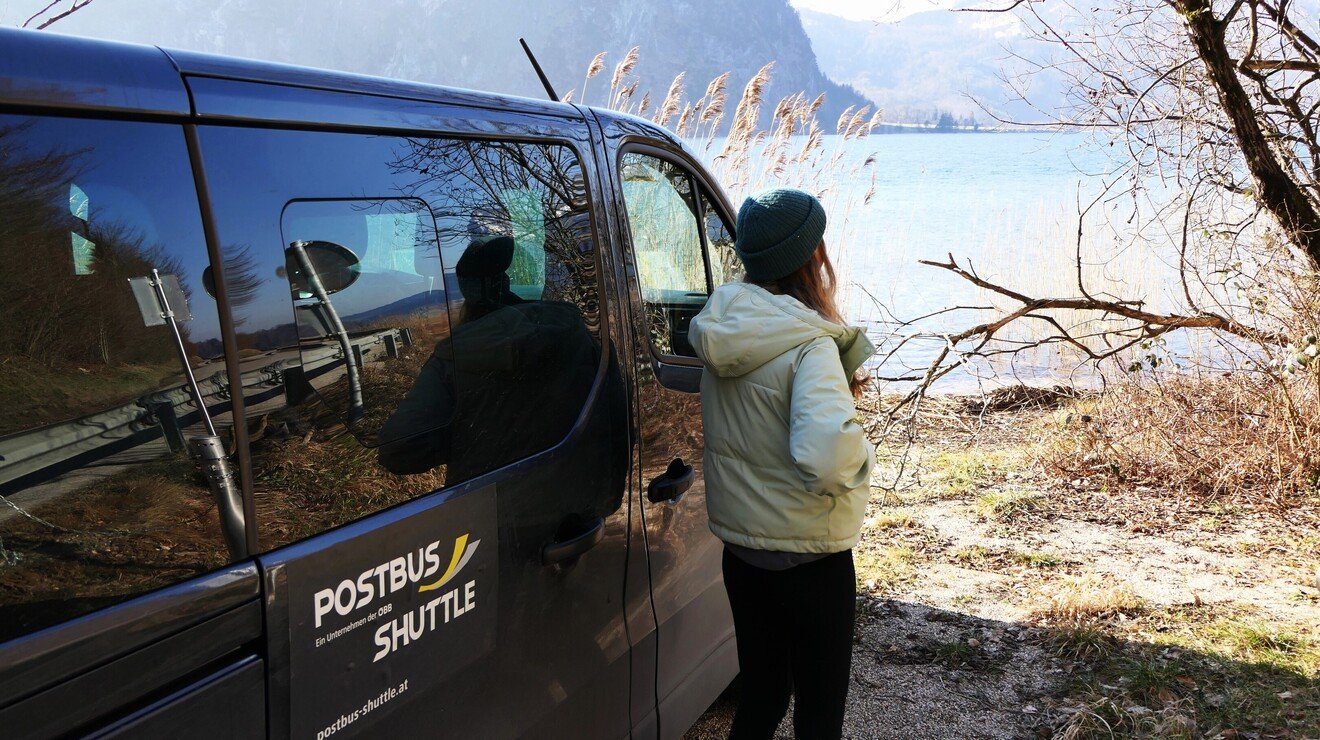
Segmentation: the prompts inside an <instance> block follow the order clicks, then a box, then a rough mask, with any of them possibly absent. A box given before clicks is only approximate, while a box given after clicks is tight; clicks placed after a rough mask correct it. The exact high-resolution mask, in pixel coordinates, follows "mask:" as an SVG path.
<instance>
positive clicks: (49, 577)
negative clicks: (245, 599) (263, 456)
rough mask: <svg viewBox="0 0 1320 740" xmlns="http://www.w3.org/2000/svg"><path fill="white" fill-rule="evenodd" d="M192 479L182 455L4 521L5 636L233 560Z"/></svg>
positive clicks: (204, 493)
mask: <svg viewBox="0 0 1320 740" xmlns="http://www.w3.org/2000/svg"><path fill="white" fill-rule="evenodd" d="M193 475H194V474H193V468H192V464H191V462H189V461H188V460H187V459H186V458H184V457H183V456H175V457H172V458H169V459H166V460H162V461H159V462H156V463H151V464H147V465H141V466H138V467H136V468H133V469H132V470H130V471H127V472H125V473H122V474H120V475H117V476H113V477H111V478H108V479H105V480H98V481H95V482H93V483H91V484H89V485H86V486H84V487H83V488H81V489H79V490H75V491H71V492H69V494H68V495H66V496H63V497H61V498H60V499H59V500H58V501H57V502H53V503H50V504H48V505H46V506H43V507H39V508H38V509H37V511H36V517H35V518H34V517H25V516H13V517H10V518H9V519H7V520H6V521H4V522H3V523H0V555H2V556H3V562H2V563H0V569H2V570H3V572H4V578H3V580H2V581H0V605H3V607H0V639H7V638H9V637H12V636H15V635H19V634H24V633H26V632H28V631H31V630H32V629H35V628H38V627H42V626H45V625H48V624H52V623H55V622H58V621H62V620H64V619H69V618H72V617H74V616H77V615H79V614H82V613H85V612H88V611H91V610H93V609H96V608H100V607H102V606H108V605H109V604H113V603H115V602H118V601H122V600H123V599H126V598H129V597H132V596H136V595H139V594H142V593H146V592H148V591H152V590H154V589H157V588H160V587H163V586H166V585H169V584H172V583H177V582H179V581H181V580H184V579H186V578H189V577H192V576H195V575H200V574H202V573H205V572H207V571H209V570H212V569H214V568H218V567H220V566H221V565H223V564H225V563H226V562H228V560H229V554H228V551H227V550H226V548H225V544H224V541H223V540H222V539H221V537H220V523H219V521H218V520H217V518H216V512H215V503H214V502H213V500H212V499H211V495H210V492H209V491H208V490H207V489H206V488H205V487H204V486H202V485H199V484H198V483H197V482H196V481H194V480H193Z"/></svg>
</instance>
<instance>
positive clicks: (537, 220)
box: [390, 138, 599, 332]
mask: <svg viewBox="0 0 1320 740" xmlns="http://www.w3.org/2000/svg"><path fill="white" fill-rule="evenodd" d="M390 168H391V171H392V172H394V173H395V174H398V175H404V176H406V177H408V180H407V181H406V184H405V185H403V186H402V187H401V191H402V192H403V194H404V195H407V196H417V197H422V198H424V199H426V200H427V202H428V203H430V205H431V208H432V211H433V212H434V213H435V216H436V220H437V222H438V225H439V228H440V240H441V242H442V243H451V244H452V243H459V244H464V245H465V244H466V243H467V242H468V240H470V239H472V238H474V237H477V236H484V235H501V236H509V237H512V238H513V239H514V242H515V243H516V244H517V247H518V248H517V251H516V252H515V254H514V260H513V264H512V265H511V266H510V268H509V277H510V281H511V282H512V283H513V285H514V286H525V287H535V288H538V289H539V288H543V292H542V293H541V294H540V295H539V296H535V297H539V298H541V299H542V300H559V301H566V302H570V303H574V304H576V305H577V306H578V308H579V309H580V310H581V311H582V314H583V317H584V319H585V320H586V321H587V324H588V326H589V327H590V328H591V329H592V331H593V332H595V331H596V326H597V323H598V320H599V301H598V297H597V295H596V271H595V258H594V251H595V247H594V244H593V242H592V231H591V221H590V215H589V212H588V199H587V191H586V182H585V180H584V177H583V173H582V168H581V163H580V162H579V161H578V158H577V155H576V154H575V153H574V152H573V151H572V150H571V149H569V148H568V147H566V146H562V145H559V144H536V143H519V142H487V141H470V140H453V139H420V138H414V139H406V140H405V142H404V146H403V147H402V148H401V149H400V150H399V151H398V152H397V156H396V158H395V159H394V160H393V161H392V162H390ZM449 267H451V268H452V265H449Z"/></svg>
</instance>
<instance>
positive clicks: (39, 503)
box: [0, 119, 228, 640]
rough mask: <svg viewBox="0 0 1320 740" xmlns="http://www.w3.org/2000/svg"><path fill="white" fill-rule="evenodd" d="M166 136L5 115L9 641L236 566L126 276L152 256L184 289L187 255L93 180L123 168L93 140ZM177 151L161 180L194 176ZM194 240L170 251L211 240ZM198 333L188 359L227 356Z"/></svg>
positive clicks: (150, 264)
mask: <svg viewBox="0 0 1320 740" xmlns="http://www.w3.org/2000/svg"><path fill="white" fill-rule="evenodd" d="M5 120H9V121H12V120H14V119H5ZM47 126H49V129H47V128H46V127H47ZM162 130H167V129H166V127H165V126H163V125H162V124H136V123H134V124H126V123H122V122H104V121H76V120H73V119H50V120H40V119H28V120H24V121H22V122H20V123H17V124H9V125H5V124H4V123H0V357H2V358H3V362H0V441H2V442H3V443H4V444H3V445H2V446H4V448H5V449H3V450H0V471H3V473H4V474H3V476H0V491H3V500H2V501H0V640H4V639H9V638H11V637H14V636H17V635H21V634H25V633H27V632H31V631H32V630H35V629H40V628H42V627H47V626H50V625H52V624H55V623H58V622H60V621H63V620H65V619H69V618H72V617H75V616H78V615H80V614H85V613H87V612H89V611H92V610H94V609H98V608H101V607H104V606H108V605H110V604H113V603H116V602H119V601H123V600H124V599H127V598H129V597H132V596H135V595H138V594H141V593H144V592H146V591H150V590H152V589H156V588H160V587H162V586H166V585H169V584H172V583H177V582H179V581H182V580H185V579H187V578H189V577H192V576H194V575H198V574H200V573H203V572H205V571H208V570H212V569H214V568H217V567H219V566H221V565H223V564H224V563H225V562H227V560H228V554H227V551H226V549H225V546H224V541H223V539H222V538H221V534H220V527H219V523H218V520H217V517H216V507H215V503H214V500H213V498H212V496H211V493H210V492H209V491H208V490H207V488H206V487H205V486H203V485H199V483H198V479H197V478H196V469H195V467H194V466H193V464H192V463H191V461H189V459H188V458H187V457H186V456H185V455H184V454H182V452H181V451H180V450H179V449H178V446H177V444H174V445H172V444H171V443H172V442H176V441H177V437H176V436H170V437H167V433H166V431H165V426H166V423H167V422H166V419H169V420H170V423H172V424H177V425H178V426H176V427H173V433H174V434H179V435H181V434H182V430H181V427H186V426H187V425H188V424H190V423H192V422H191V421H190V420H189V416H190V415H189V413H188V410H189V407H190V401H188V400H185V399H186V395H185V394H184V393H183V392H182V390H181V389H180V388H179V384H180V382H181V378H180V374H181V368H180V366H179V359H178V356H177V354H176V352H175V350H174V347H173V346H172V342H171V340H170V338H169V335H168V333H167V331H166V330H165V329H164V328H163V327H159V326H157V327H147V326H145V325H144V323H143V321H142V318H141V315H140V314H139V311H138V308H137V304H136V301H135V300H134V299H133V296H132V291H131V289H130V288H129V285H128V282H127V281H128V278H130V277H139V276H143V275H147V274H149V273H150V271H151V270H152V269H153V268H155V269H158V270H160V271H161V272H162V273H173V274H175V275H177V276H178V277H179V278H180V281H181V282H182V283H183V285H184V289H185V291H186V290H188V287H189V284H190V282H191V281H190V280H189V276H188V275H186V274H185V270H184V265H183V263H182V262H181V261H180V260H179V259H176V258H175V257H174V256H172V255H175V254H178V252H170V253H167V252H166V251H165V246H163V245H158V244H154V243H152V242H150V241H149V240H148V239H147V238H146V237H145V236H144V232H143V231H142V230H141V229H140V228H137V227H140V226H142V224H137V223H129V222H120V221H116V220H110V218H109V214H108V213H107V211H106V209H105V208H104V206H106V205H113V204H108V203H105V202H103V201H101V200H98V199H100V198H103V197H104V194H105V189H104V188H103V187H102V186H101V185H100V184H99V183H98V180H97V178H98V177H101V176H103V175H105V176H109V175H113V174H115V173H118V172H120V170H121V168H119V167H117V166H116V165H117V164H122V163H117V162H114V161H113V160H108V159H107V158H106V157H104V156H98V155H99V154H100V153H99V152H98V151H97V150H96V148H95V147H94V146H92V145H89V144H85V143H84V142H89V141H93V142H94V141H101V140H104V139H107V138H111V137H122V136H125V135H126V134H127V135H128V136H130V137H132V136H137V135H139V134H140V135H141V137H142V139H146V138H147V137H152V138H151V139H150V140H152V141H153V142H154V141H156V140H157V138H156V137H159V135H160V131H162ZM175 130H177V127H175ZM56 133H58V134H60V136H59V137H56V138H51V137H50V136H49V135H50V134H56ZM142 139H139V141H140V140H142ZM48 141H54V142H55V144H49V143H44V142H48ZM34 142H43V143H39V144H37V143H34ZM179 146H180V147H181V146H182V142H181V141H180V142H179ZM174 154H175V156H174V157H173V158H171V157H161V159H160V160H159V161H160V164H159V165H158V166H157V167H156V168H155V169H156V170H157V171H155V172H152V173H151V174H153V175H157V176H160V177H163V178H167V179H168V178H173V180H172V181H171V182H175V185H176V189H177V182H178V181H181V182H182V183H183V186H184V187H187V188H190V187H191V184H192V183H191V179H190V178H189V171H188V169H187V166H186V159H184V158H183V157H182V153H181V151H179V150H176V151H175V152H174ZM127 179H128V178H126V177H122V178H121V180H127ZM119 184H121V183H120V182H114V181H110V182H109V183H108V186H115V185H119ZM122 185H123V188H124V189H125V190H129V191H132V190H133V184H132V183H129V182H123V183H122ZM158 210H160V211H161V212H162V213H164V211H165V209H163V208H162V209H158ZM164 215H165V217H175V216H176V214H173V213H164ZM177 217H178V218H181V219H185V223H189V222H192V220H193V219H195V218H196V213H195V210H194V211H193V212H192V213H183V214H177ZM197 236H198V239H197V240H196V241H193V240H188V243H187V244H182V245H170V246H172V247H174V248H175V249H190V250H197V251H199V252H201V251H202V250H204V244H203V243H202V241H201V239H200V233H198V234H197ZM192 277H194V278H196V277H199V276H197V275H194V276H192ZM190 302H191V303H192V304H193V305H192V308H193V311H194V312H196V313H198V314H199V315H202V314H205V313H206V312H207V310H208V309H209V310H212V311H213V310H214V309H213V308H212V306H213V304H211V303H210V302H209V299H207V298H206V297H205V296H190ZM210 318H211V319H212V320H214V314H212V316H211V317H210ZM188 327H189V325H188V324H183V325H182V326H181V329H182V330H183V332H184V338H185V343H186V345H187V349H188V351H189V354H191V355H194V356H197V357H205V358H214V357H217V356H219V355H220V354H221V349H220V345H219V342H217V341H215V340H209V339H208V340H207V341H204V342H201V343H195V342H193V341H192V340H191V339H189V338H188V334H187V332H188ZM212 367H213V368H214V369H213V370H211V371H210V374H211V375H215V374H219V373H222V369H221V368H222V365H221V363H216V364H215V365H213V366H212ZM203 379H205V378H203ZM89 415H91V416H90V417H89ZM192 418H196V417H195V416H193V417H192ZM66 420H74V421H72V422H71V423H56V422H63V421H66ZM48 424H53V426H51V427H49V428H40V429H37V428H38V427H45V426H46V425H48ZM88 430H91V432H92V433H91V434H88V433H87V432H88ZM8 435H12V436H8ZM167 440H168V441H167ZM34 441H35V442H34Z"/></svg>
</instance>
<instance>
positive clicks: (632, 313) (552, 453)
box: [0, 30, 738, 740]
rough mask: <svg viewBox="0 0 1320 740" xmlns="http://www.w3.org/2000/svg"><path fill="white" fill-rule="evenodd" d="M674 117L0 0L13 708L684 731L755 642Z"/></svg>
mask: <svg viewBox="0 0 1320 740" xmlns="http://www.w3.org/2000/svg"><path fill="white" fill-rule="evenodd" d="M730 214H731V211H730V208H729V204H728V201H727V199H726V198H725V196H724V194H723V193H722V192H721V190H720V188H719V186H718V185H717V184H716V183H715V181H714V180H713V179H712V178H711V176H710V175H709V174H708V173H707V172H706V171H705V169H703V168H702V166H701V165H700V164H699V163H698V162H697V160H696V158H695V157H693V156H692V155H691V153H690V152H689V151H687V150H686V149H685V148H684V146H683V144H682V143H681V142H679V141H678V140H677V139H676V138H675V137H674V136H673V135H672V134H670V133H668V132H666V131H665V130H663V129H661V128H659V127H657V126H655V125H653V124H651V123H650V122H647V121H644V120H641V119H639V118H635V117H631V116H627V115H621V114H618V113H613V112H609V111H604V110H598V109H593V108H587V107H582V106H577V105H570V104H564V103H558V102H545V101H536V100H527V99H521V98H515V97H507V96H501V95H494V94H488V93H479V92H470V91H465V90H457V89H449V88H443V87H434V86H429V85H420V84H413V83H406V82H396V81H391V80H384V79H376V78H370V77H362V76H355V75H349V74H341V73H337V72H326V71H321V70H312V69H303V68H297V67H291V66H282V65H276V64H266V63H259V62H251V61H242V60H237V59H230V58H222V57H216V56H210V55H203V54H195V53H191V52H179V51H167V50H162V49H158V48H150V47H142V46H133V45H125V44H114V43H105V42H99V41H92V40H86V39H78V38H72V37H63V36H58V35H51V34H48V33H36V32H26V31H18V30H0V727H3V728H4V734H5V735H6V736H7V737H21V738H45V737H57V736H60V737H64V736H71V735H73V736H88V735H92V736H98V737H101V736H105V737H110V736H115V737H190V738H198V737H241V738H247V737H279V738H283V737H292V738H300V739H306V740H326V739H327V738H336V739H337V740H338V739H339V738H346V737H351V736H372V737H480V738H505V737H529V738H558V737H565V738H569V737H571V738H584V737H585V738H623V737H636V738H653V737H666V738H673V737H680V736H681V735H682V734H683V733H684V732H685V731H686V729H687V728H688V727H689V726H690V725H691V724H692V723H693V722H694V721H695V720H696V718H697V717H698V716H700V715H701V714H702V712H703V711H704V710H705V709H706V708H707V707H708V706H709V705H710V704H711V702H712V701H713V700H714V699H715V698H716V697H717V696H718V694H719V693H720V692H721V691H722V690H723V689H724V688H725V687H726V686H727V685H728V684H729V683H730V681H731V680H732V679H733V677H734V675H735V673H736V672H737V663H736V655H735V650H734V641H733V628H732V620H731V617H730V614H729V607H728V602H727V600H726V597H725V595H724V589H723V584H722V581H721V575H720V555H721V549H722V546H721V544H720V543H719V541H718V540H716V539H715V538H714V537H713V536H712V535H711V533H710V531H709V529H708V526H707V519H706V506H705V500H704V499H705V491H704V484H703V479H702V471H701V457H702V430H701V415H700V399H699V397H698V395H697V388H698V379H699V376H700V372H701V369H700V364H699V363H698V361H697V360H696V359H695V358H694V356H693V352H692V347H691V345H690V343H689V341H688V339H687V326H688V322H689V321H690V319H691V318H692V316H693V315H695V313H696V312H697V311H698V310H700V308H701V307H702V305H703V304H704V302H705V300H706V298H707V296H708V295H709V294H710V292H711V290H712V289H713V288H714V287H715V286H717V285H719V284H721V283H723V282H726V281H729V280H734V279H737V278H738V275H737V267H736V265H737V262H736V259H735V258H734V256H733V252H732V227H731V224H732V219H731V218H730Z"/></svg>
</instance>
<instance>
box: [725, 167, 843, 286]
mask: <svg viewBox="0 0 1320 740" xmlns="http://www.w3.org/2000/svg"><path fill="white" fill-rule="evenodd" d="M823 236H825V209H824V208H823V207H822V206H821V205H820V201H818V200H816V197H815V196H813V195H812V194H811V193H807V192H804V191H801V190H794V189H792V188H775V189H773V190H766V191H764V192H761V193H757V194H756V195H753V196H752V197H750V198H748V199H747V200H745V201H743V204H742V207H741V208H739V209H738V223H737V238H736V239H735V240H734V243H733V248H734V251H736V252H737V253H738V256H739V257H740V258H742V261H743V266H744V267H746V268H747V279H748V280H750V281H752V282H757V283H767V282H771V281H773V280H778V279H780V278H782V277H784V276H786V275H788V274H790V273H792V272H793V271H794V270H796V269H798V268H799V267H801V266H803V265H805V264H806V263H807V260H809V259H811V253H812V252H815V251H816V247H817V246H818V245H819V244H820V240H821V237H823Z"/></svg>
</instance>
